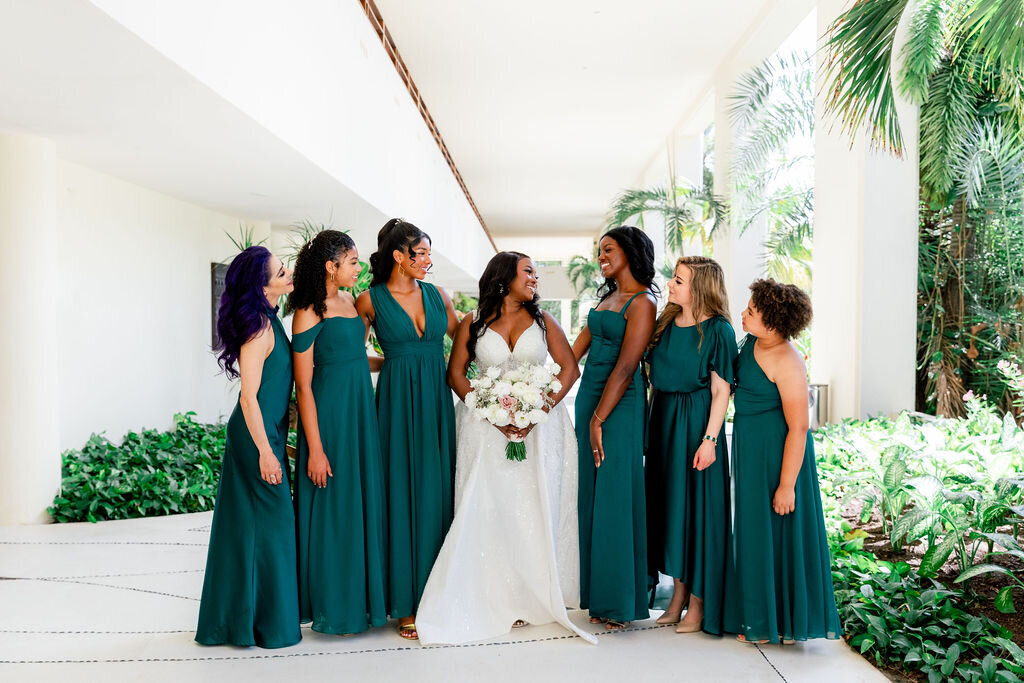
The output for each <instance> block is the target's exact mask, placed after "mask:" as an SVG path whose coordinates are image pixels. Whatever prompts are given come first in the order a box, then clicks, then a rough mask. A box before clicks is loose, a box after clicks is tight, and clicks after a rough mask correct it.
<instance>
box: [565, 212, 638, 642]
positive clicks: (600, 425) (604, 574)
mask: <svg viewBox="0 0 1024 683" xmlns="http://www.w3.org/2000/svg"><path fill="white" fill-rule="evenodd" d="M597 261H598V264H600V266H601V274H602V275H604V277H605V282H604V284H603V285H601V287H600V288H599V289H598V290H597V292H598V295H599V296H600V301H599V302H598V305H597V307H596V308H594V309H593V310H591V311H590V314H589V315H588V316H587V325H586V327H584V328H583V331H582V332H580V335H579V337H577V339H576V342H575V343H574V344H573V347H572V349H573V353H574V354H575V356H576V360H577V361H579V360H580V358H582V357H583V355H584V354H586V353H587V352H588V350H589V354H590V355H589V357H588V358H587V363H586V365H585V366H584V368H583V380H582V382H581V383H580V389H579V394H578V395H577V397H576V440H577V443H578V447H579V459H580V467H579V477H580V485H579V494H578V496H579V524H580V607H582V608H584V609H587V608H589V610H590V621H591V623H595V624H596V623H600V622H604V624H605V628H606V629H608V630H609V631H621V630H622V629H624V628H626V627H627V626H628V625H629V622H630V621H634V620H637V619H646V618H648V617H649V616H650V613H649V612H648V610H647V522H646V505H645V503H644V428H643V425H644V422H645V416H644V413H645V406H646V395H645V388H644V383H643V381H642V378H641V372H640V361H641V359H642V358H643V355H644V351H645V350H646V349H647V343H648V341H649V340H650V338H651V332H652V331H653V330H654V319H655V314H656V313H657V305H656V304H655V295H654V294H653V293H652V291H651V290H655V289H656V286H655V284H654V245H653V243H652V242H651V240H650V238H649V237H647V235H645V234H644V233H643V232H642V231H641V230H638V229H637V228H633V227H621V228H613V229H611V230H609V231H608V232H607V233H605V235H604V236H603V237H602V238H601V242H600V244H599V245H598V257H597Z"/></svg>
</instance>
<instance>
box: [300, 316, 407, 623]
mask: <svg viewBox="0 0 1024 683" xmlns="http://www.w3.org/2000/svg"><path fill="white" fill-rule="evenodd" d="M365 334H366V328H365V326H364V323H363V319H362V318H361V317H359V316H355V317H351V318H348V317H341V316H335V317H331V318H325V319H323V320H321V321H320V322H318V323H317V324H316V325H314V326H313V327H311V328H309V329H308V330H305V331H304V332H300V333H298V334H296V335H295V336H294V337H293V338H292V349H293V350H294V351H295V352H296V353H303V352H305V351H307V350H308V349H309V347H310V346H312V347H313V382H312V390H313V399H314V401H315V403H316V416H317V424H318V427H319V430H320V442H321V444H322V445H323V449H324V454H325V455H326V456H327V461H328V462H329V463H330V465H331V472H332V473H333V475H334V476H333V477H328V478H327V486H326V487H325V488H322V489H321V488H317V487H316V486H315V485H314V484H313V482H312V481H311V480H310V478H309V476H308V470H307V465H308V463H309V444H308V442H307V441H306V438H305V433H304V431H303V427H302V422H301V420H300V421H299V430H298V431H299V433H298V459H297V463H296V464H297V467H296V473H295V476H296V481H295V520H296V524H297V531H296V539H297V541H298V559H299V617H300V619H301V621H302V622H303V623H305V622H308V621H312V622H313V630H314V631H320V632H321V633H359V632H361V631H365V630H366V629H367V628H369V627H370V626H381V625H383V624H384V623H386V622H387V593H386V587H387V548H386V546H385V544H386V540H387V533H386V531H385V528H384V524H385V514H384V475H383V471H382V467H381V458H380V445H379V443H380V434H379V432H378V427H377V413H376V410H375V409H374V404H373V383H372V382H371V381H370V365H369V363H368V362H367V359H366V347H365V346H364V345H363V344H364V342H363V340H364V338H365Z"/></svg>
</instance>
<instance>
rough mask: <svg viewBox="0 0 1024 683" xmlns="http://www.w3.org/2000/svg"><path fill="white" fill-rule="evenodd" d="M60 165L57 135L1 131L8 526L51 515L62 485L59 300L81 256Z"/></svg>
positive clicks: (1, 430)
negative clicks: (70, 247)
mask: <svg viewBox="0 0 1024 683" xmlns="http://www.w3.org/2000/svg"><path fill="white" fill-rule="evenodd" d="M56 167H57V157H56V149H55V146H54V143H53V142H52V141H49V140H45V139H42V138H35V137H29V136H24V135H14V134H6V133H5V134H0V272H2V273H3V277H0V300H2V301H3V302H4V305H5V308H6V310H5V311H4V319H5V323H4V329H3V353H2V354H0V525H5V524H31V523H38V522H45V521H47V520H48V516H47V514H46V508H47V507H48V506H49V505H52V504H53V498H54V496H55V495H56V493H57V492H58V490H59V488H60V448H59V439H58V436H59V434H58V429H59V423H58V420H57V355H58V354H57V316H56V310H55V306H56V300H57V291H58V288H59V287H60V288H62V289H64V290H65V292H67V293H69V294H70V293H71V292H73V290H74V287H75V283H74V282H62V281H61V272H60V268H61V264H62V263H63V262H64V259H67V258H74V255H73V254H63V253H61V251H60V247H59V245H58V243H57V194H56V183H57V180H56ZM96 267H97V268H116V267H117V264H110V263H101V264H96ZM65 343H69V344H73V343H74V331H73V330H68V338H67V339H66V340H65ZM111 343H114V342H113V338H112V341H111Z"/></svg>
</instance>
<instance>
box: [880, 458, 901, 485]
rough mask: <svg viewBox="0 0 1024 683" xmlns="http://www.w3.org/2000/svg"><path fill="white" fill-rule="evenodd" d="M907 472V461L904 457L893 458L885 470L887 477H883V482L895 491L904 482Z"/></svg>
mask: <svg viewBox="0 0 1024 683" xmlns="http://www.w3.org/2000/svg"><path fill="white" fill-rule="evenodd" d="M906 474H907V462H906V461H905V460H903V459H896V460H893V461H892V462H891V463H890V464H889V467H888V468H886V470H885V477H884V478H883V479H882V484H883V485H884V486H885V488H886V490H888V491H893V490H894V489H896V488H898V487H899V486H900V485H901V484H902V483H903V478H904V476H906Z"/></svg>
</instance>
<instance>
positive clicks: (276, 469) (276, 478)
mask: <svg viewBox="0 0 1024 683" xmlns="http://www.w3.org/2000/svg"><path fill="white" fill-rule="evenodd" d="M260 479H262V480H263V481H265V482H267V483H268V484H272V485H277V484H280V483H281V482H282V481H284V477H282V476H281V463H280V462H279V461H278V459H277V456H276V455H274V452H273V451H272V450H270V449H267V450H266V451H264V452H262V453H260Z"/></svg>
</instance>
